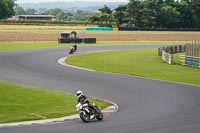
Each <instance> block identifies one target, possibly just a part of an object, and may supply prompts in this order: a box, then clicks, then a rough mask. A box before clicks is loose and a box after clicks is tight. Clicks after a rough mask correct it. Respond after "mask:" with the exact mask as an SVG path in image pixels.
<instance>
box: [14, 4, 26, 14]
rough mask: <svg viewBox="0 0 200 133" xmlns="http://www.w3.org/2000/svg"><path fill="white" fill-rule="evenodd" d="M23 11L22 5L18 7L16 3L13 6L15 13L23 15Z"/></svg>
mask: <svg viewBox="0 0 200 133" xmlns="http://www.w3.org/2000/svg"><path fill="white" fill-rule="evenodd" d="M24 14H25V11H24V9H23V8H22V7H20V6H19V5H17V6H16V7H15V15H24Z"/></svg>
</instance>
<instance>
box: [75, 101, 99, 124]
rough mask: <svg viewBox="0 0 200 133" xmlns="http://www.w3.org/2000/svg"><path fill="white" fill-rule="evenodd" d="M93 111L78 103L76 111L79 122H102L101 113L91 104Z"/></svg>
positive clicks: (86, 105)
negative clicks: (77, 111)
mask: <svg viewBox="0 0 200 133" xmlns="http://www.w3.org/2000/svg"><path fill="white" fill-rule="evenodd" d="M93 107H94V109H92V108H90V107H89V106H88V104H83V105H82V104H81V103H78V104H77V105H76V109H77V110H79V111H80V113H79V116H80V118H81V120H82V121H83V122H85V123H87V122H89V121H91V120H95V119H96V120H99V121H100V120H103V113H102V112H101V110H100V108H99V107H98V106H95V105H94V103H93Z"/></svg>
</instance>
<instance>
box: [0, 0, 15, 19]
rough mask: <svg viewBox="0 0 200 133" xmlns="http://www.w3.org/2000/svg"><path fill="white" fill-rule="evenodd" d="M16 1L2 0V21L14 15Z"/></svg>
mask: <svg viewBox="0 0 200 133" xmlns="http://www.w3.org/2000/svg"><path fill="white" fill-rule="evenodd" d="M14 7H15V0H0V19H5V18H8V17H11V16H12V15H14Z"/></svg>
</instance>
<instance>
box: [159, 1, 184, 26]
mask: <svg viewBox="0 0 200 133" xmlns="http://www.w3.org/2000/svg"><path fill="white" fill-rule="evenodd" d="M161 13H162V15H163V18H162V20H163V21H162V27H165V28H176V27H177V24H178V22H179V19H178V18H179V15H180V13H179V12H178V11H177V10H176V8H175V7H172V6H170V5H168V6H163V7H162V8H161Z"/></svg>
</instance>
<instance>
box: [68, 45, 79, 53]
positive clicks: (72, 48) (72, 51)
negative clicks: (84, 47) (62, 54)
mask: <svg viewBox="0 0 200 133" xmlns="http://www.w3.org/2000/svg"><path fill="white" fill-rule="evenodd" d="M76 50H77V45H73V46H72V47H71V48H70V50H69V54H73V53H74V52H76Z"/></svg>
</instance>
